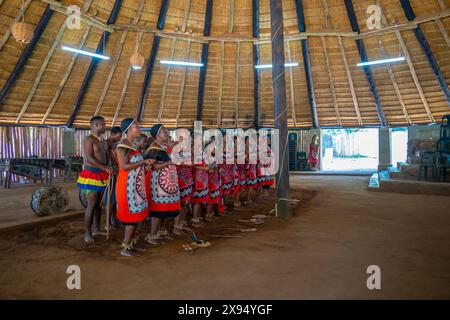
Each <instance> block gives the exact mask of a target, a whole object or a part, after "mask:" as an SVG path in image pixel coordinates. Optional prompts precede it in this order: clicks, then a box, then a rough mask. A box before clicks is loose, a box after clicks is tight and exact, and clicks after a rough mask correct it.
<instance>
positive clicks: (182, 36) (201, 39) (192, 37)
mask: <svg viewBox="0 0 450 320" xmlns="http://www.w3.org/2000/svg"><path fill="white" fill-rule="evenodd" d="M112 28H114V29H115V30H129V31H135V32H145V33H154V34H155V35H157V36H159V37H161V38H168V39H173V38H176V39H177V40H186V41H187V40H189V41H192V42H198V43H209V42H211V41H225V42H252V43H256V44H269V43H270V37H261V38H255V37H251V36H243V35H239V34H229V33H226V34H222V35H213V36H211V35H209V36H204V35H200V34H189V33H180V32H175V31H169V30H158V29H156V28H153V27H144V26H139V27H138V26H133V25H131V24H115V25H112ZM357 35H358V34H357V33H356V32H347V31H332V30H330V31H322V32H303V33H301V34H293V35H289V36H286V37H285V38H284V41H292V40H301V39H307V38H308V37H321V36H327V37H337V36H342V37H352V38H354V37H356V36H357Z"/></svg>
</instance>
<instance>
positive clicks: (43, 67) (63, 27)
mask: <svg viewBox="0 0 450 320" xmlns="http://www.w3.org/2000/svg"><path fill="white" fill-rule="evenodd" d="M92 1H93V0H90V1H87V2H86V3H85V5H84V7H83V12H86V11H87V10H89V8H90V7H91V4H92ZM66 29H67V18H66V19H65V20H64V22H63V24H62V25H61V27H60V28H59V32H58V34H57V36H56V38H55V40H54V41H53V44H52V46H51V48H50V50H49V51H48V53H47V56H46V57H45V59H44V61H43V62H42V65H41V68H40V69H39V72H38V74H37V76H36V79H35V80H34V83H33V86H32V87H31V90H30V92H29V94H28V97H27V99H26V100H25V103H24V105H23V106H22V109H21V110H20V112H19V115H18V116H17V119H16V123H19V122H20V119H21V118H22V116H23V115H24V114H25V112H26V111H27V109H28V106H29V105H30V103H31V100H32V99H33V96H34V94H35V93H36V90H37V88H38V87H39V84H40V82H41V80H42V76H43V75H44V72H45V70H46V69H47V66H48V64H49V62H50V59H51V58H52V56H53V53H54V52H55V50H56V48H57V47H58V45H59V43H60V41H61V38H62V36H63V34H64V32H65V31H66Z"/></svg>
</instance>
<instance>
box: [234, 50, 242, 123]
mask: <svg viewBox="0 0 450 320" xmlns="http://www.w3.org/2000/svg"><path fill="white" fill-rule="evenodd" d="M240 49H241V44H240V43H239V42H238V43H237V48H236V89H235V99H236V106H235V117H234V119H235V124H236V128H238V127H239V61H240V60H241V54H240V51H241V50H240Z"/></svg>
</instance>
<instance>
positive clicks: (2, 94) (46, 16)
mask: <svg viewBox="0 0 450 320" xmlns="http://www.w3.org/2000/svg"><path fill="white" fill-rule="evenodd" d="M52 14H53V11H52V10H51V9H50V6H47V8H46V9H45V11H44V13H43V14H42V16H41V18H40V19H39V22H38V24H37V26H36V28H35V29H34V35H33V38H32V39H31V42H30V43H29V44H28V45H27V46H26V48H25V50H23V51H22V54H21V55H20V57H19V60H18V61H17V63H16V65H15V66H14V69H13V70H12V72H11V73H10V75H9V77H8V79H7V80H6V82H5V84H4V86H3V88H2V90H1V91H0V111H2V104H3V102H4V101H5V99H6V96H7V95H8V94H9V92H10V91H11V89H12V86H13V85H14V83H15V82H16V80H17V78H18V77H19V75H20V74H21V72H22V70H23V68H24V67H25V64H26V63H27V61H28V58H29V57H30V56H31V53H33V50H34V48H35V47H36V44H37V43H38V41H39V39H40V38H41V36H42V34H43V33H44V30H45V28H46V27H47V25H48V23H49V21H50V18H51V16H52Z"/></svg>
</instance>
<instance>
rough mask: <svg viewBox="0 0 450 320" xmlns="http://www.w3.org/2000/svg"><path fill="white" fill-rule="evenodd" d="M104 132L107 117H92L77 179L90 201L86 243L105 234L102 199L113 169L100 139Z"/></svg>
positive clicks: (87, 208)
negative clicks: (102, 230) (101, 221)
mask: <svg viewBox="0 0 450 320" xmlns="http://www.w3.org/2000/svg"><path fill="white" fill-rule="evenodd" d="M104 133H105V119H104V118H103V117H100V116H95V117H92V118H91V134H90V135H89V136H87V137H86V138H85V139H84V141H83V158H84V170H83V171H82V172H81V173H80V176H79V177H78V181H77V185H78V188H80V189H81V191H82V192H85V194H86V198H87V202H88V204H87V207H86V212H85V219H84V228H85V234H84V241H85V242H86V243H92V242H94V236H97V235H104V234H105V233H104V232H101V231H100V218H101V212H102V211H101V200H102V196H103V192H104V191H105V189H106V186H107V183H108V177H109V175H112V174H113V169H112V168H111V167H110V166H108V150H105V148H104V145H103V143H101V141H100V136H101V135H102V134H104Z"/></svg>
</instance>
